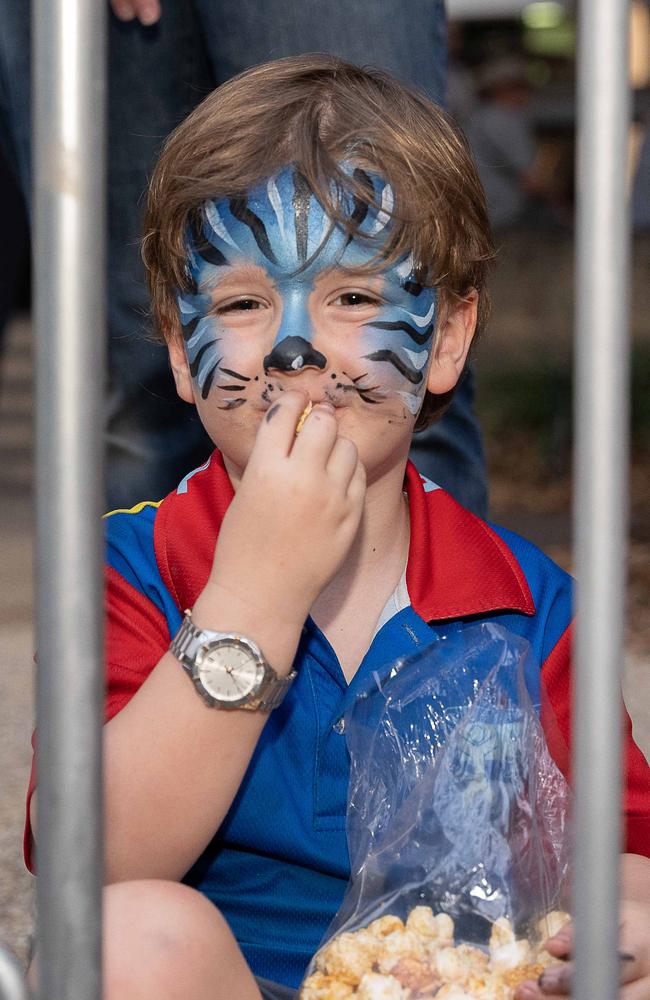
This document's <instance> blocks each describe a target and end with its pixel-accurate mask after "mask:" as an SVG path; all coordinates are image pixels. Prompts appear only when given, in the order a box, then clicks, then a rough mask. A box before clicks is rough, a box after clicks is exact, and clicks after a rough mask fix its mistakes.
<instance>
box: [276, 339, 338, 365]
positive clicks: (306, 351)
mask: <svg viewBox="0 0 650 1000" xmlns="http://www.w3.org/2000/svg"><path fill="white" fill-rule="evenodd" d="M326 367H327V358H326V357H325V355H324V354H321V353H320V351H317V350H315V348H314V347H313V346H312V345H311V344H310V343H309V341H308V340H305V339H304V337H284V338H283V339H282V340H280V341H279V342H278V343H276V344H274V346H273V350H272V351H271V353H270V354H267V355H266V357H265V358H264V371H265V372H271V371H280V372H289V373H291V372H299V371H302V369H303V368H318V369H319V370H320V371H323V370H324V369H325V368H326Z"/></svg>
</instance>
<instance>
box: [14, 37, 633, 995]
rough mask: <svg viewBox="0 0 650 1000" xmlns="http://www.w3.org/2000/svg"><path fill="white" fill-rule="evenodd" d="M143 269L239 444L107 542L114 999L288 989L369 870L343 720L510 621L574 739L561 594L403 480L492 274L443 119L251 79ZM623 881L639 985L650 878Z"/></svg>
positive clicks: (186, 153) (193, 125) (385, 101)
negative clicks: (479, 627) (354, 853)
mask: <svg viewBox="0 0 650 1000" xmlns="http://www.w3.org/2000/svg"><path fill="white" fill-rule="evenodd" d="M144 252H145V259H146V261H147V264H148V267H149V271H150V280H151V289H152V295H153V304H154V310H155V312H156V315H157V318H158V321H159V326H160V329H161V331H162V332H163V334H164V336H165V338H166V341H167V344H168V348H169V354H170V359H171V365H172V370H173V373H174V378H175V380H176V385H177V389H178V392H179V395H180V396H181V397H182V398H183V399H185V400H188V401H192V402H194V403H195V404H196V407H197V410H198V413H199V417H200V419H201V421H202V423H203V425H204V427H205V428H206V429H207V431H208V433H209V434H210V436H211V437H212V439H213V441H214V442H215V444H217V445H218V447H219V451H215V453H214V454H213V456H212V458H211V460H210V461H209V462H208V463H207V464H206V465H205V466H204V467H202V468H201V469H197V470H195V471H194V472H191V473H190V474H189V475H188V476H187V477H186V478H185V479H184V480H183V481H182V482H181V484H180V485H179V487H178V489H177V490H176V491H175V492H174V493H172V494H170V495H169V496H168V497H167V498H166V499H165V500H163V501H162V502H161V503H160V504H157V503H144V504H139V505H138V506H137V507H134V508H132V510H131V511H125V512H119V511H118V512H114V513H113V514H112V515H111V516H109V518H108V520H107V529H108V570H107V575H108V642H107V645H108V654H107V655H108V701H107V724H106V728H105V775H106V777H105V781H106V866H107V882H108V883H109V887H108V888H107V890H106V911H105V912H106V932H105V933H106V946H105V961H106V972H105V976H106V984H107V986H106V989H107V996H108V998H109V1000H112V998H113V997H118V996H119V997H120V998H136V997H137V998H144V997H156V998H158V1000H160V998H164V997H169V998H172V997H183V998H186V997H191V998H193V1000H203V998H206V1000H208V998H210V1000H218V998H238V1000H259V997H260V990H261V991H262V995H263V996H264V997H282V996H292V995H293V993H292V991H291V989H290V988H291V987H296V986H297V985H298V983H299V982H300V979H301V977H302V974H303V972H304V969H305V966H306V965H307V962H308V961H309V959H310V957H311V955H312V954H313V952H314V951H315V949H316V948H317V946H318V944H319V941H320V939H321V937H322V935H323V933H324V931H325V930H326V928H327V925H328V923H329V921H330V919H331V917H332V916H333V914H334V912H335V911H336V909H337V907H338V905H339V903H340V901H341V898H342V895H343V892H344V890H345V885H346V881H347V879H348V876H349V861H348V857H347V848H346V842H345V807H346V792H347V767H348V763H347V757H346V750H345V737H344V733H343V726H342V722H341V719H342V715H343V713H344V710H345V707H346V705H347V704H348V703H349V701H350V700H351V699H353V698H354V696H355V693H356V692H357V691H358V690H359V689H360V687H361V686H362V685H363V683H364V679H365V678H367V676H368V674H369V672H370V671H372V670H374V669H377V668H378V667H380V666H382V665H385V664H388V663H390V662H391V661H393V660H394V659H396V658H397V657H399V656H403V655H404V654H408V653H409V652H412V651H413V650H414V649H415V648H416V647H417V646H422V645H425V644H426V643H431V642H433V641H435V640H436V639H437V638H438V636H439V635H440V634H441V633H442V632H443V631H444V627H445V624H446V623H447V622H449V621H450V620H456V621H461V622H462V621H463V620H470V621H472V622H473V621H475V620H476V619H477V618H479V619H483V618H485V619H487V618H490V619H495V620H498V621H499V622H500V623H502V624H503V625H505V626H506V627H508V628H510V629H511V630H512V631H514V632H517V633H519V634H521V635H524V636H526V638H527V639H528V640H529V641H530V643H531V644H532V646H533V649H534V651H535V654H536V657H537V660H538V662H539V663H541V664H543V670H542V680H543V683H544V685H545V687H546V689H547V691H548V694H549V697H550V700H551V703H552V705H553V707H554V708H555V711H556V713H557V716H558V719H559V723H560V726H561V727H562V728H563V730H564V733H565V735H566V733H567V724H568V712H569V709H568V704H567V683H568V655H569V637H568V635H569V634H568V627H569V621H570V588H569V581H568V578H567V577H566V575H565V574H563V573H562V572H561V571H560V570H559V569H558V568H557V567H555V566H554V565H553V564H552V563H550V561H549V560H548V559H546V558H545V557H544V556H543V555H542V554H541V553H539V552H538V551H537V550H536V549H535V548H534V547H533V546H531V545H529V544H528V543H526V542H524V541H522V540H521V539H519V538H517V537H516V536H514V535H512V534H511V533H510V532H506V531H503V530H501V529H493V528H491V527H489V526H488V525H486V524H485V523H483V522H482V521H480V520H479V519H478V518H476V517H474V516H473V515H470V514H468V513H467V512H465V511H464V510H463V509H462V508H460V507H459V506H458V505H457V504H456V503H455V502H454V501H453V500H452V499H451V498H450V497H449V496H448V495H447V494H445V493H444V492H443V491H442V490H439V489H437V487H436V486H435V485H434V484H433V483H430V482H428V481H423V480H422V478H421V477H420V476H419V475H418V474H417V472H416V471H415V469H414V468H413V467H412V466H410V465H409V466H407V454H408V449H409V443H410V438H411V434H412V431H413V429H414V427H415V428H417V427H420V426H425V425H426V424H427V422H429V421H430V420H431V419H432V418H433V417H434V416H435V415H436V414H437V413H439V412H441V410H442V409H443V408H444V406H445V405H446V404H447V403H448V401H449V399H450V398H451V395H452V393H453V391H454V388H455V386H456V385H457V383H458V380H459V378H460V377H461V375H462V372H463V369H464V366H465V363H466V360H467V356H468V352H469V349H470V346H471V342H472V338H473V336H474V332H475V328H476V326H477V318H478V319H479V320H480V321H482V320H483V319H484V318H485V314H486V311H487V305H486V295H485V290H484V278H485V269H486V264H487V261H488V260H489V259H490V257H491V255H492V246H491V243H490V238H489V233H488V225H487V221H486V215H485V206H484V200H483V196H482V192H481V188H480V184H479V182H478V180H477V176H476V173H475V170H474V167H473V165H472V163H471V160H470V158H469V156H468V153H467V149H466V147H465V145H464V142H463V140H462V139H461V138H460V137H459V135H458V134H457V133H456V131H455V130H454V128H453V127H452V126H451V125H450V123H449V122H448V121H447V120H446V118H445V117H444V116H443V114H442V113H441V112H440V111H439V110H438V109H436V108H435V107H434V106H433V105H431V104H429V103H428V102H427V101H426V100H425V99H424V98H422V97H420V96H419V95H417V94H415V93H412V92H410V91H408V90H406V89H405V88H403V87H401V86H400V85H398V84H397V83H395V82H394V81H392V80H391V79H390V78H388V77H386V76H384V75H383V74H380V73H376V72H370V71H365V70H360V69H358V68H356V67H354V66H351V65H348V64H345V63H342V62H340V61H339V60H336V59H334V58H330V57H327V56H305V57H301V58H295V59H286V60H280V61H278V62H275V63H272V64H267V65H264V66H260V67H257V68H255V69H253V70H250V71H248V72H247V73H245V74H243V75H242V76H240V77H238V78H236V79H235V80H232V81H230V82H229V83H227V84H225V85H224V86H223V87H221V88H220V89H219V90H217V91H216V92H215V93H214V94H212V95H211V96H210V97H208V98H207V99H206V100H205V101H204V102H203V104H202V105H201V106H200V107H199V108H198V109H197V110H196V111H195V112H194V114H193V115H192V116H191V117H190V118H189V119H187V121H186V122H185V123H184V124H183V125H181V126H180V128H179V129H178V130H177V132H176V133H175V134H174V136H172V138H171V139H170V141H169V142H168V144H167V146H166V148H165V151H164V152H163V155H162V157H161V160H160V163H159V165H158V168H157V170H156V172H155V174H154V177H153V179H152V184H151V191H150V198H149V209H148V219H147V233H146V237H145V248H144ZM309 403H311V404H312V405H313V409H312V410H311V412H310V413H309V415H308V416H306V419H305V420H304V424H303V426H302V428H301V429H300V433H299V434H297V433H296V429H297V426H298V424H299V421H300V420H301V415H304V413H305V411H306V409H307V408H308V404H309ZM215 543H216V544H215ZM186 609H190V610H186ZM170 641H171V649H170ZM186 674H187V675H189V676H185V675H186ZM536 683H537V685H539V683H540V680H539V678H537V679H536ZM227 709H234V710H230V711H228V710H227ZM628 750H629V757H628V792H627V814H628V848H629V849H630V850H631V851H635V852H637V854H642V853H647V852H648V849H649V847H650V837H649V835H648V834H649V831H650V821H649V818H648V815H649V813H650V809H649V808H648V800H649V799H650V780H649V778H648V771H647V766H646V764H645V761H644V760H643V758H642V756H641V755H640V753H639V751H638V750H637V749H636V748H635V747H634V745H633V744H632V742H631V739H630V741H629V748H628ZM29 842H30V838H29V831H28V834H27V847H28V849H29ZM625 866H626V871H627V872H628V873H631V874H632V875H633V876H634V877H633V878H630V882H631V883H633V884H631V886H630V888H631V889H632V893H631V894H634V893H636V895H637V898H638V899H641V900H642V902H640V903H638V904H636V906H637V909H634V907H633V909H632V910H631V911H630V913H631V914H632V916H629V915H628V916H627V917H626V919H627V920H628V921H630V922H631V930H630V931H629V934H628V937H627V939H626V940H627V945H626V947H627V946H629V947H634V948H636V949H637V951H638V955H637V958H636V959H635V962H634V963H629V965H630V969H631V967H632V965H633V966H634V969H633V971H632V973H631V977H632V978H634V979H635V980H637V981H642V979H643V977H646V976H648V973H649V972H650V958H649V954H648V953H649V952H650V945H649V944H648V942H643V941H642V939H641V938H640V937H639V934H640V931H639V930H638V928H639V926H641V923H642V917H643V914H644V913H645V914H646V915H647V913H648V909H645V910H644V909H643V907H644V906H645V905H646V902H644V901H648V900H650V887H649V883H650V876H648V869H647V867H646V863H645V862H644V860H643V859H642V858H640V857H631V858H628V859H627V860H626V862H625ZM181 881H182V883H184V884H179V883H181ZM196 889H198V890H200V891H199V892H196V891H195V890H196ZM211 903H214V904H215V905H214V906H213V905H211ZM639 914H641V916H639ZM639 942H641V944H643V946H644V948H645V949H646V950H645V951H640V950H639V949H640V948H641V944H639ZM556 948H557V952H556V953H558V954H560V953H561V949H562V948H564V953H566V948H567V945H566V943H564V944H562V942H561V941H560V943H557V942H556ZM644 963H646V964H644ZM251 970H252V971H251ZM627 971H628V973H630V970H629V969H628V970H627ZM253 974H255V976H257V977H258V979H257V980H256V979H255V978H254V976H253ZM269 981H270V982H269ZM647 982H648V981H647V980H646V985H647ZM535 988H536V987H530V989H535ZM639 995H641V994H639ZM644 995H645V994H644ZM319 1000H320V998H319ZM322 1000H325V998H322Z"/></svg>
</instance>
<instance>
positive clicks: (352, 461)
mask: <svg viewBox="0 0 650 1000" xmlns="http://www.w3.org/2000/svg"><path fill="white" fill-rule="evenodd" d="M358 461H359V453H358V452H357V446H356V444H355V443H354V441H350V439H349V438H346V437H337V439H336V441H335V442H334V447H333V448H332V451H331V454H330V457H329V459H328V461H327V468H326V471H327V473H328V475H329V476H331V478H332V480H333V481H334V482H335V483H337V484H338V485H339V486H340V487H341V489H342V490H343V491H344V492H347V490H348V487H349V485H350V482H351V480H352V476H353V475H354V472H355V469H356V467H357V463H358Z"/></svg>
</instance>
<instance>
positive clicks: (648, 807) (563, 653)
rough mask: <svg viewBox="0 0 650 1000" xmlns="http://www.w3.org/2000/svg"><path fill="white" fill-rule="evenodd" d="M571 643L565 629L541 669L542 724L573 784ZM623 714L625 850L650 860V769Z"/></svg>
mask: <svg viewBox="0 0 650 1000" xmlns="http://www.w3.org/2000/svg"><path fill="white" fill-rule="evenodd" d="M571 639H572V627H571V626H570V627H569V628H567V629H566V631H565V632H564V633H563V634H562V636H561V637H560V639H559V640H558V642H557V643H556V645H555V647H554V648H553V650H552V651H551V653H550V655H549V656H548V658H547V660H546V662H545V664H544V667H543V669H542V691H543V701H542V724H543V726H544V730H545V733H546V738H547V742H548V745H549V749H550V751H551V754H552V755H553V757H554V759H555V762H556V763H557V765H558V767H559V768H560V770H561V771H562V772H563V774H564V775H565V777H566V778H567V779H568V780H569V781H570V780H571V774H570V760H569V747H570V746H571V670H570V664H571ZM621 709H622V712H623V740H624V744H623V765H624V783H625V786H624V799H623V810H624V819H625V850H626V851H629V852H630V853H632V854H640V855H642V856H643V857H650V767H649V766H648V762H647V760H646V759H645V757H644V755H643V753H642V752H641V750H640V749H639V747H638V746H637V745H636V743H635V742H634V739H633V736H632V722H631V720H630V717H629V715H628V713H627V711H626V709H625V706H624V705H623V703H622V701H621Z"/></svg>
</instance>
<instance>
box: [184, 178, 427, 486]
mask: <svg viewBox="0 0 650 1000" xmlns="http://www.w3.org/2000/svg"><path fill="white" fill-rule="evenodd" d="M357 176H358V177H361V179H362V180H365V183H366V184H369V185H371V186H372V188H373V190H374V193H375V197H376V199H377V200H378V202H379V203H381V205H382V207H383V208H386V209H390V207H391V205H392V191H391V188H390V185H388V184H385V183H384V182H383V181H382V180H381V179H380V178H379V177H377V176H376V175H368V174H363V175H361V174H360V173H359V174H358V175H357ZM350 214H351V215H354V218H355V219H356V220H357V221H358V220H359V219H362V222H361V230H362V232H363V234H364V236H367V237H368V239H360V238H355V239H353V240H349V239H348V237H347V236H346V234H345V233H344V232H343V230H342V229H341V228H340V227H337V228H335V229H334V230H333V232H332V233H331V234H330V236H329V238H327V239H326V237H327V234H328V232H329V229H330V226H331V221H330V219H329V217H328V216H327V215H326V214H325V212H324V211H323V209H322V208H321V206H320V204H319V203H318V201H317V200H316V199H315V198H314V197H313V195H312V194H311V192H310V191H309V189H308V188H307V186H306V183H305V181H304V180H303V178H302V176H301V175H300V174H299V173H297V172H296V171H295V170H294V169H293V168H292V167H290V166H288V167H285V168H284V169H283V170H281V171H280V173H279V174H277V175H276V176H275V177H272V178H270V179H269V180H268V181H267V182H265V183H264V184H261V185H260V186H259V187H258V188H256V189H255V190H253V191H251V192H250V193H249V195H248V197H247V198H246V199H234V200H230V201H228V200H226V199H224V200H221V201H218V202H208V203H206V204H205V206H204V211H203V218H204V228H203V233H202V234H200V236H202V237H203V238H205V239H207V240H208V242H209V244H210V246H209V248H208V249H204V248H202V246H201V243H202V241H201V239H200V238H199V237H198V236H195V237H194V240H193V241H192V244H191V245H190V246H189V247H188V268H189V271H190V273H191V276H192V278H193V279H194V282H195V285H196V289H197V291H196V293H195V294H191V293H179V295H178V305H179V311H180V318H181V332H182V335H183V342H184V356H183V352H182V351H181V349H180V345H179V344H176V345H172V348H170V353H171V356H172V366H173V368H174V373H175V376H176V380H177V385H178V389H179V392H180V394H181V395H182V396H183V398H185V399H191V398H192V397H193V399H194V401H195V402H196V405H197V407H198V410H199V413H200V416H201V420H202V422H203V424H204V426H205V427H206V430H207V431H208V433H209V434H210V436H211V437H212V439H213V441H215V443H216V444H217V445H218V446H219V447H220V448H221V450H222V451H223V452H224V454H225V455H226V457H227V458H230V459H231V461H232V462H234V463H235V464H236V465H237V466H238V467H239V468H240V469H243V468H244V466H245V464H246V461H247V459H248V455H249V454H250V450H251V448H252V444H253V441H254V438H255V433H256V430H257V426H258V425H259V423H260V421H261V419H262V416H263V414H264V413H265V411H266V410H267V409H268V408H269V407H270V406H271V405H272V403H273V402H274V400H275V399H277V398H278V396H279V394H280V393H281V392H283V391H284V390H285V389H287V388H300V387H302V388H304V389H305V390H306V391H307V392H308V393H309V396H310V398H311V399H312V401H313V402H318V401H320V400H329V401H330V402H331V403H332V404H333V405H334V407H335V408H336V415H337V418H338V420H339V425H340V432H341V433H342V434H344V435H345V436H348V437H350V438H352V439H353V440H354V441H355V443H356V444H357V447H358V448H359V451H360V455H361V459H362V461H364V464H366V467H367V469H368V471H371V469H372V468H373V467H374V466H376V465H377V464H378V463H379V464H381V463H382V462H385V461H386V460H387V459H388V458H389V457H390V456H391V455H393V454H395V453H396V452H397V453H400V454H405V453H406V451H408V446H409V441H410V437H411V432H412V428H413V425H414V423H415V419H416V417H417V414H418V412H419V410H420V408H421V406H422V402H423V400H424V395H425V392H426V389H427V372H428V369H429V362H430V359H431V352H432V346H433V336H434V329H435V323H436V293H435V291H434V290H432V289H429V288H422V287H421V286H420V285H418V284H417V283H416V279H415V276H414V274H413V273H412V261H411V260H410V259H405V260H404V261H402V262H401V263H399V264H398V265H396V266H392V267H390V268H385V269H383V270H381V271H380V273H369V272H365V273H364V272H359V271H358V270H355V268H357V269H358V268H359V266H360V265H363V264H365V263H367V262H368V261H369V260H370V259H371V258H372V257H373V256H374V255H375V254H376V253H377V252H378V251H380V250H381V247H382V245H383V244H384V243H385V241H386V239H387V235H388V229H389V225H387V223H389V217H388V215H387V214H385V213H384V212H381V211H379V212H377V211H375V210H373V209H370V210H367V211H366V208H365V206H364V205H362V204H361V203H355V202H354V200H353V199H350ZM324 241H325V242H324ZM199 251H200V252H199ZM313 254H316V256H315V257H314V259H313V260H311V259H310V258H311V257H312V255H313ZM308 261H309V263H307V262H308ZM305 265H306V266H305ZM300 268H302V270H300ZM368 463H369V465H368Z"/></svg>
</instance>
